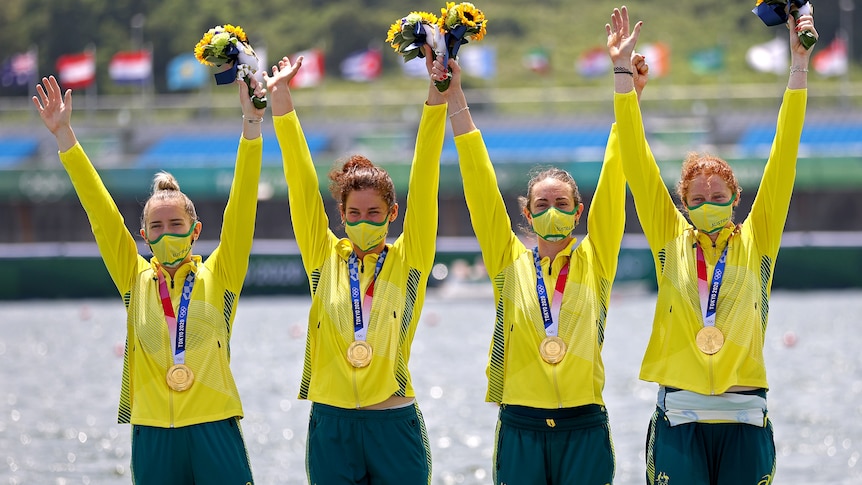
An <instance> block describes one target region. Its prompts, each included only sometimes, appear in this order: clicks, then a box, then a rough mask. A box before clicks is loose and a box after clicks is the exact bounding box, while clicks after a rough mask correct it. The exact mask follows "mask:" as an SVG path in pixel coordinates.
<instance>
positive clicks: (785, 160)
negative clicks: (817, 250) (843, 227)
mask: <svg viewBox="0 0 862 485" xmlns="http://www.w3.org/2000/svg"><path fill="white" fill-rule="evenodd" d="M807 101H808V90H807V89H787V90H786V91H785V92H784V100H783V101H782V103H781V109H780V110H779V111H778V123H777V127H776V133H775V139H774V140H773V142H772V151H771V152H770V153H769V160H768V161H767V162H766V167H765V168H764V170H763V178H762V179H761V181H760V187H759V188H758V189H757V196H755V198H754V202H753V203H752V205H751V211H750V212H749V214H748V218H747V224H750V227H751V230H752V233H753V234H754V237H755V241H756V243H757V247H758V250H759V251H760V252H762V253H764V254H769V255H773V256H774V255H776V254H778V248H779V246H780V245H781V234H782V232H783V231H784V223H785V221H786V220H787V211H788V209H789V207H790V197H791V194H792V192H793V184H794V182H795V180H796V160H797V156H798V154H799V140H800V138H801V137H802V125H803V123H804V121H805V110H806V104H807Z"/></svg>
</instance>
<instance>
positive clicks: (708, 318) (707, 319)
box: [697, 244, 728, 327]
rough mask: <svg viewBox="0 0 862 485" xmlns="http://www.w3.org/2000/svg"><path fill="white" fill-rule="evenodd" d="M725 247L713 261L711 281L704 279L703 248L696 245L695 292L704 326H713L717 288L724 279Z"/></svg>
mask: <svg viewBox="0 0 862 485" xmlns="http://www.w3.org/2000/svg"><path fill="white" fill-rule="evenodd" d="M727 247H728V246H725V247H724V251H722V252H721V257H720V258H718V262H716V263H715V270H713V272H712V283H711V284H710V283H708V282H707V281H706V258H704V256H703V248H701V247H700V244H698V245H697V292H698V293H699V294H700V309H701V311H703V325H704V326H705V327H714V326H715V309H716V307H717V306H718V289H719V288H721V281H722V280H723V279H724V266H725V263H726V262H727Z"/></svg>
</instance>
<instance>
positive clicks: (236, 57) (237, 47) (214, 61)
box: [195, 24, 266, 109]
mask: <svg viewBox="0 0 862 485" xmlns="http://www.w3.org/2000/svg"><path fill="white" fill-rule="evenodd" d="M195 57H196V58H197V60H198V61H199V62H200V63H201V64H204V65H207V66H215V67H222V68H224V69H223V70H222V71H220V72H218V73H216V74H215V80H216V84H231V83H233V82H234V81H235V80H242V81H244V82H245V83H246V84H247V85H248V95H249V96H250V97H251V100H252V102H253V103H254V106H255V107H256V108H258V109H261V108H265V107H266V96H257V95H255V92H254V88H253V87H252V83H251V77H252V75H253V74H254V73H256V72H257V70H258V65H259V63H260V61H259V59H258V58H257V55H256V54H255V53H254V49H253V48H252V47H251V44H249V43H248V37H247V36H246V34H245V31H243V30H242V27H240V26H234V25H230V24H227V25H225V26H221V25H218V26H216V27H213V28H211V29H209V30H208V31H207V32H206V33H205V34H204V36H203V37H202V38H201V40H200V41H199V42H198V43H197V45H196V46H195Z"/></svg>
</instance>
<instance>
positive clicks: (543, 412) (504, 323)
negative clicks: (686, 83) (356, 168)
mask: <svg viewBox="0 0 862 485" xmlns="http://www.w3.org/2000/svg"><path fill="white" fill-rule="evenodd" d="M633 62H634V64H635V66H636V72H637V76H638V77H637V81H638V90H639V91H640V90H641V89H642V88H643V87H644V85H645V84H646V81H647V71H648V66H647V65H646V63H645V62H644V59H643V57H642V56H640V55H634V56H633ZM448 67H449V68H451V70H452V79H451V82H450V87H449V89H448V90H447V93H448V99H449V113H450V114H449V118H450V119H451V123H452V131H453V134H454V135H455V146H456V148H457V150H458V158H459V165H460V168H461V176H462V179H463V183H464V195H465V198H466V200H467V207H468V209H469V211H470V219H471V222H472V224H473V230H474V232H475V233H476V238H477V239H478V241H479V246H480V247H481V249H482V257H483V259H484V263H485V267H486V269H487V271H488V276H489V277H490V279H491V282H492V283H493V286H494V307H495V308H496V309H497V310H496V321H495V324H494V333H493V336H492V338H491V345H490V351H489V359H488V366H487V369H486V374H487V376H488V390H487V394H486V397H485V399H486V400H487V401H489V402H493V403H497V404H499V405H500V408H499V418H498V424H497V440H496V442H495V450H494V463H493V475H494V483H495V484H506V483H508V484H514V483H546V484H570V483H578V484H585V485H605V484H608V483H611V482H612V481H613V476H614V468H615V462H614V452H613V445H612V442H611V436H610V427H609V424H608V414H607V410H606V409H605V406H604V400H603V398H602V389H603V388H604V378H605V375H604V364H603V363H602V357H601V350H602V346H603V344H604V330H605V322H606V317H607V310H608V305H609V303H610V293H611V286H612V284H613V281H614V277H615V275H616V269H617V256H618V254H619V250H620V243H621V240H622V236H623V230H624V227H625V199H626V188H625V179H624V178H623V172H622V164H621V161H620V157H619V146H618V144H617V135H616V128H612V129H611V133H610V137H609V138H608V143H607V149H606V152H605V160H604V164H603V166H602V172H601V174H600V176H599V181H598V184H597V187H596V191H595V194H594V197H593V199H592V204H591V207H590V216H589V220H588V222H587V235H586V236H585V237H584V238H583V239H582V240H580V241H579V240H578V239H577V238H576V237H575V236H574V235H573V234H572V232H573V230H574V229H575V226H577V224H578V221H579V220H580V218H581V216H582V214H583V212H584V204H583V203H582V202H581V197H580V194H579V192H578V187H577V185H576V184H575V180H574V179H573V178H572V176H571V175H570V174H569V173H568V172H566V171H565V170H561V169H558V168H550V169H547V170H542V171H538V172H537V173H536V174H535V175H534V176H533V177H532V178H531V180H530V181H529V183H528V184H527V194H526V196H524V197H521V198H520V206H521V207H520V209H521V213H522V214H523V216H524V218H525V219H526V221H527V224H528V225H529V229H530V233H531V234H530V236H528V237H530V238H531V239H532V237H533V235H535V243H526V244H525V242H524V241H522V239H520V238H519V237H518V235H517V234H516V233H515V232H514V231H513V230H512V223H511V221H510V219H509V216H508V212H507V210H506V207H505V204H504V201H503V197H502V195H501V193H500V189H499V187H498V186H497V179H496V176H495V173H494V167H493V165H492V164H491V159H490V157H489V155H488V151H487V149H486V147H485V143H484V141H483V139H482V134H481V132H480V131H479V130H478V129H477V128H476V126H475V124H474V123H473V118H472V116H471V114H470V110H469V109H468V105H467V100H466V97H465V95H464V91H463V89H462V87H461V68H460V67H459V66H458V63H457V61H455V60H452V59H450V60H449V66H448ZM445 73H446V67H444V66H443V65H442V64H441V62H440V61H435V63H434V70H433V72H432V75H435V76H437V77H438V78H443V77H444V76H445V75H446V74H445Z"/></svg>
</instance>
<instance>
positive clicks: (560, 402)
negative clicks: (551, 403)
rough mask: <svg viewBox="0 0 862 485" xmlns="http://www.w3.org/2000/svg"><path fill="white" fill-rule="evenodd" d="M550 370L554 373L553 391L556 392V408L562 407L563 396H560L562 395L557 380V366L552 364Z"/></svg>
mask: <svg viewBox="0 0 862 485" xmlns="http://www.w3.org/2000/svg"><path fill="white" fill-rule="evenodd" d="M551 370H552V372H553V373H554V392H555V393H556V394H557V408H558V409H562V408H563V398H562V396H560V385H559V383H558V382H557V366H556V365H555V366H553V368H552V369H551Z"/></svg>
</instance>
